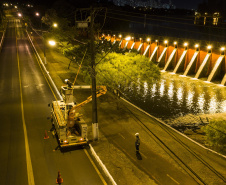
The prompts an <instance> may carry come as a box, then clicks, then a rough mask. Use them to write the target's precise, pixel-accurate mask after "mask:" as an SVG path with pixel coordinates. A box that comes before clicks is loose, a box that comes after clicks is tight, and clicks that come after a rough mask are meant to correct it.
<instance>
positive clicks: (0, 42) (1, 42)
mask: <svg viewBox="0 0 226 185" xmlns="http://www.w3.org/2000/svg"><path fill="white" fill-rule="evenodd" d="M5 32H6V29H5V30H4V31H3V35H2V38H1V41H0V52H1V51H2V45H3V42H4V39H5Z"/></svg>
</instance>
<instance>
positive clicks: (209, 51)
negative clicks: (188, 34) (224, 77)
mask: <svg viewBox="0 0 226 185" xmlns="http://www.w3.org/2000/svg"><path fill="white" fill-rule="evenodd" d="M211 49H212V46H211V45H208V46H207V52H208V53H211V52H212V51H211Z"/></svg>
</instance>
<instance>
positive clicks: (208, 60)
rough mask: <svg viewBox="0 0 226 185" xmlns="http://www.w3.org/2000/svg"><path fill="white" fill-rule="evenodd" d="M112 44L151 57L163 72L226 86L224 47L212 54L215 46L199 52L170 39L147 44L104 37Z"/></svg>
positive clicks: (137, 40)
mask: <svg viewBox="0 0 226 185" xmlns="http://www.w3.org/2000/svg"><path fill="white" fill-rule="evenodd" d="M103 38H104V39H107V40H108V41H109V42H111V43H112V44H118V46H119V47H120V48H121V49H123V50H124V51H125V50H127V51H131V50H133V51H137V52H138V53H140V54H141V55H143V56H145V57H148V58H149V61H152V62H153V63H156V65H158V66H159V67H160V69H161V71H162V72H165V71H167V72H170V73H173V74H180V75H182V76H189V77H192V78H194V79H202V80H204V81H207V82H217V83H219V82H220V84H221V85H223V86H225V85H226V65H225V48H224V47H221V48H219V50H216V51H215V53H214V52H213V51H212V47H211V46H210V45H209V46H206V47H202V49H200V46H199V45H198V44H194V46H192V45H190V46H189V43H187V42H185V43H183V44H181V43H180V45H179V44H178V43H177V42H173V43H172V44H169V42H168V41H167V40H165V41H162V42H159V41H158V40H154V41H152V40H150V39H149V38H148V39H147V41H144V40H142V39H141V38H140V39H134V38H133V37H132V38H131V37H127V38H124V39H123V38H122V36H121V37H119V38H116V37H115V36H112V37H111V36H109V35H108V36H104V37H103V36H102V39H103Z"/></svg>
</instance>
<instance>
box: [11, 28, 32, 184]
mask: <svg viewBox="0 0 226 185" xmlns="http://www.w3.org/2000/svg"><path fill="white" fill-rule="evenodd" d="M14 25H15V24H14ZM15 33H17V32H16V27H15ZM16 52H17V63H18V73H19V83H20V100H21V114H22V122H23V130H24V140H25V152H26V162H27V177H28V185H35V181H34V174H33V168H32V163H31V155H30V150H29V143H28V136H27V127H26V123H25V118H24V105H23V94H22V82H21V74H20V61H19V52H18V46H17V35H16Z"/></svg>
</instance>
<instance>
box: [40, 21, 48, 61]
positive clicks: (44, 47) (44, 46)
mask: <svg viewBox="0 0 226 185" xmlns="http://www.w3.org/2000/svg"><path fill="white" fill-rule="evenodd" d="M41 32H42V43H43V49H44V51H43V53H44V63H45V64H47V61H46V44H45V38H44V37H43V31H42V19H41Z"/></svg>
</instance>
